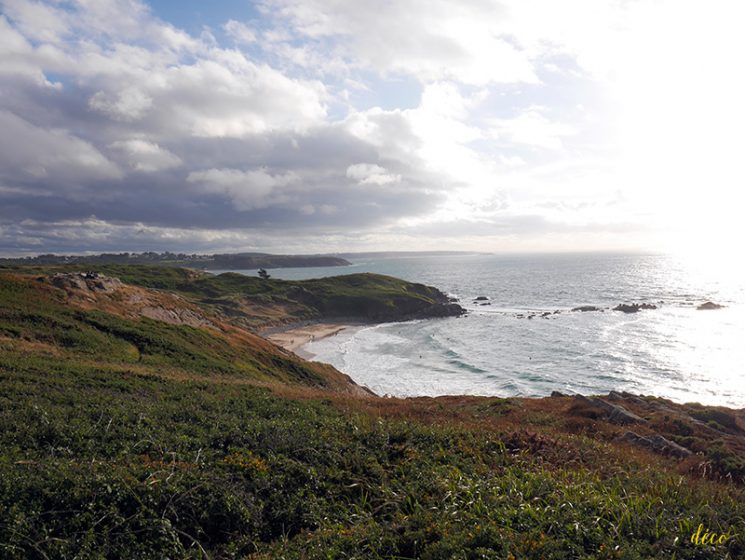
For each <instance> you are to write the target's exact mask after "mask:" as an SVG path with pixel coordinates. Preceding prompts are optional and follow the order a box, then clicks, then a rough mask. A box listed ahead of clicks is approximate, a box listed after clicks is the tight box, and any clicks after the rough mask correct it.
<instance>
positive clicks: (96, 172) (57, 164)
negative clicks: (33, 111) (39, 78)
mask: <svg viewBox="0 0 745 560" xmlns="http://www.w3.org/2000/svg"><path fill="white" fill-rule="evenodd" d="M0 130H2V134H0V178H1V179H2V180H3V181H5V182H11V183H12V182H16V181H17V182H31V183H36V182H37V181H40V182H43V183H49V182H54V181H58V182H63V183H70V182H76V181H80V180H81V179H121V178H122V177H123V173H122V171H121V170H120V169H119V167H118V166H117V165H116V164H114V163H113V162H112V161H110V160H109V159H108V158H106V156H104V155H103V154H102V153H101V152H100V151H98V150H97V149H96V148H95V147H94V146H93V145H91V144H90V143H88V142H86V141H84V140H82V139H80V138H78V137H76V136H75V135H73V134H71V133H70V132H69V131H67V130H64V129H47V128H43V127H40V126H35V125H34V124H32V123H30V122H28V121H26V120H24V119H22V118H21V117H19V116H18V115H15V114H13V113H10V112H8V111H0Z"/></svg>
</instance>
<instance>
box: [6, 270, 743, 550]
mask: <svg viewBox="0 0 745 560" xmlns="http://www.w3.org/2000/svg"><path fill="white" fill-rule="evenodd" d="M80 272H81V271H80V270H79V269H78V270H76V269H74V268H70V267H62V268H60V267H52V268H44V267H38V266H37V267H31V268H23V267H20V268H19V267H17V266H16V267H12V268H7V267H6V268H5V269H4V270H2V271H0V387H1V388H2V391H0V445H1V446H2V447H1V448H0V449H1V450H0V557H2V558H9V559H26V558H39V559H44V558H81V559H83V558H84V559H87V558H122V559H125V558H126V559H131V558H144V559H149V558H152V559H162V558H211V559H216V558H253V559H269V558H298V559H299V558H324V559H325V558H360V559H362V558H365V559H366V558H399V559H400V558H429V559H445V558H448V559H449V558H467V559H471V558H473V559H476V558H499V559H507V558H513V559H518V558H520V559H522V558H534V559H539V558H540V559H542V558H549V559H570V558H594V559H599V558H603V559H606V558H607V559H611V558H629V559H635V558H678V559H680V558H689V559H694V558H702V559H703V558H741V557H743V555H745V523H744V522H743V520H744V519H745V423H744V421H743V416H745V411H743V410H730V409H725V408H719V407H704V406H700V405H693V404H687V405H682V404H678V403H673V402H670V401H666V400H662V399H656V398H653V397H642V396H638V395H630V394H626V393H612V394H610V395H607V396H604V397H578V396H568V395H567V396H565V395H559V394H556V395H554V396H552V397H547V398H543V399H525V398H493V397H488V398H487V397H463V396H451V397H441V398H416V399H395V398H381V397H377V396H375V395H373V394H371V393H369V392H367V391H365V390H364V389H363V388H361V387H359V386H357V385H355V384H354V383H353V382H352V381H351V380H350V379H349V378H348V377H346V376H344V375H343V374H341V373H340V372H338V371H336V370H334V369H333V368H332V367H330V366H325V365H321V364H316V363H312V362H307V361H304V360H302V359H300V358H298V357H297V356H295V355H294V354H291V353H289V352H287V351H284V350H282V349H281V348H279V347H277V346H275V345H273V344H271V343H270V342H268V341H266V340H264V339H263V338H261V337H259V336H257V335H256V334H255V329H256V328H259V327H261V326H265V325H267V324H277V323H282V322H284V321H290V320H293V319H295V320H297V319H299V318H303V319H306V318H311V319H317V318H321V317H330V316H338V315H340V314H350V316H356V317H359V318H360V319H361V320H380V319H382V320H388V319H389V318H390V317H392V316H394V317H398V318H405V317H408V316H411V315H412V314H414V315H415V314H417V313H434V312H433V311H432V309H433V307H432V306H433V305H434V306H436V305H440V306H443V307H446V306H448V305H450V302H448V301H447V298H445V296H443V295H442V294H439V292H437V291H436V290H434V289H433V288H427V287H424V286H420V285H416V284H409V283H405V282H402V281H398V280H396V279H391V278H388V277H379V276H375V275H370V276H367V275H362V276H353V277H341V278H336V279H333V278H332V279H324V280H323V281H310V282H302V283H295V282H287V283H285V282H281V281H272V280H270V281H264V280H261V279H258V278H246V277H238V276H237V275H221V276H207V275H204V274H202V273H198V272H194V271H190V270H182V269H173V268H162V267H118V268H117V267H114V266H110V267H104V268H101V269H100V270H99V269H97V270H96V271H95V273H96V274H82V275H81V274H80ZM438 294H439V295H438ZM443 298H444V299H443ZM451 309H453V308H451ZM427 310H429V311H427ZM453 312H455V309H453ZM700 527H702V528H703V530H699V528H700ZM697 531H699V537H701V536H703V535H704V532H703V531H706V532H709V533H710V532H716V533H718V535H721V534H726V536H727V538H726V539H724V541H723V542H722V543H721V544H720V543H719V542H717V543H716V544H709V543H708V542H707V544H701V543H700V542H699V543H698V544H696V543H694V542H691V537H692V536H694V537H695V536H696V532H697ZM699 540H700V539H699Z"/></svg>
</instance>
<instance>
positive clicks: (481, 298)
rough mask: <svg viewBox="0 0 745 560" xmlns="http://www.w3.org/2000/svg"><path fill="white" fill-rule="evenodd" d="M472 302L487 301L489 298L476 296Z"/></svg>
mask: <svg viewBox="0 0 745 560" xmlns="http://www.w3.org/2000/svg"><path fill="white" fill-rule="evenodd" d="M473 301H489V298H488V297H487V296H477V297H475V298H474V299H473Z"/></svg>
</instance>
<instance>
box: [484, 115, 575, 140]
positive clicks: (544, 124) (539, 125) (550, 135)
mask: <svg viewBox="0 0 745 560" xmlns="http://www.w3.org/2000/svg"><path fill="white" fill-rule="evenodd" d="M489 125H490V130H489V132H490V134H491V135H492V136H493V137H494V138H495V139H497V140H500V141H501V142H507V143H510V144H522V145H525V146H530V147H534V148H544V149H547V150H559V149H561V148H562V147H563V145H564V144H563V139H564V138H566V137H569V136H574V135H576V134H577V130H576V129H575V128H574V127H573V126H569V125H567V124H563V123H557V122H552V121H551V120H549V119H548V118H547V117H546V116H545V115H544V114H543V111H542V110H541V109H540V108H535V107H531V108H528V109H527V110H525V111H523V112H522V113H520V114H519V115H517V116H516V117H513V118H511V119H491V120H490V121H489Z"/></svg>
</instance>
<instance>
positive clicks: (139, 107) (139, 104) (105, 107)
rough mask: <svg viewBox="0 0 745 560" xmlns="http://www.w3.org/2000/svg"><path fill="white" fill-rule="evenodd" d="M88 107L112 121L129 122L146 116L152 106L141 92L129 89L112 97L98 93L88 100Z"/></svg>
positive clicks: (146, 96) (148, 97)
mask: <svg viewBox="0 0 745 560" xmlns="http://www.w3.org/2000/svg"><path fill="white" fill-rule="evenodd" d="M88 105H89V106H90V108H91V109H94V110H96V111H100V112H101V113H104V114H106V115H108V116H110V117H111V118H112V119H115V120H118V121H123V122H131V121H135V120H138V119H141V118H142V117H144V116H145V115H146V114H147V112H148V111H149V110H150V108H151V107H152V106H153V99H152V97H150V96H149V95H147V94H146V93H144V92H143V91H142V90H140V89H138V88H135V87H130V88H127V89H125V90H123V91H121V92H117V93H116V94H114V95H111V94H107V93H104V92H103V91H98V92H96V93H95V94H94V95H93V96H92V97H91V98H90V100H89V101H88Z"/></svg>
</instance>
